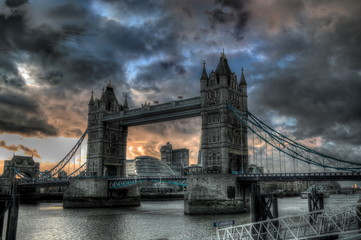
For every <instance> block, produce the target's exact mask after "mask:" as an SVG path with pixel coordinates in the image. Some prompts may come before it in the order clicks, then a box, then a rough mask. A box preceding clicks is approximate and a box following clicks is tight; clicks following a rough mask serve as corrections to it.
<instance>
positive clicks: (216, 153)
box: [200, 53, 248, 173]
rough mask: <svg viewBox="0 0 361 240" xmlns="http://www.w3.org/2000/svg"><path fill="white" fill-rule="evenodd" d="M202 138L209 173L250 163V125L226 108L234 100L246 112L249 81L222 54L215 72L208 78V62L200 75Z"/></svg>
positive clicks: (222, 171)
mask: <svg viewBox="0 0 361 240" xmlns="http://www.w3.org/2000/svg"><path fill="white" fill-rule="evenodd" d="M200 81H201V104H202V113H201V117H202V137H201V161H202V165H203V168H204V170H205V171H206V172H213V173H232V172H233V171H244V170H245V169H246V168H247V166H248V149H247V127H246V126H243V125H242V124H241V123H240V122H239V121H238V120H237V119H236V118H235V117H234V115H233V114H232V113H231V112H230V111H229V110H228V109H227V103H231V104H232V105H233V106H235V107H236V108H237V109H238V110H240V111H242V112H246V111H247V83H246V79H245V77H244V74H243V69H242V73H241V78H240V82H239V83H238V82H237V76H236V75H235V73H234V72H232V71H231V69H230V67H229V65H228V62H227V58H226V56H225V54H224V53H222V55H221V57H220V60H219V63H218V66H217V68H216V71H215V72H214V71H212V72H211V73H210V75H209V77H208V75H207V72H206V69H205V63H203V71H202V76H201V80H200Z"/></svg>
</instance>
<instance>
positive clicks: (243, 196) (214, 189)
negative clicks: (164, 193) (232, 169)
mask: <svg viewBox="0 0 361 240" xmlns="http://www.w3.org/2000/svg"><path fill="white" fill-rule="evenodd" d="M187 185H188V186H187V192H186V194H185V196H184V213H185V214H189V215H197V214H230V213H242V212H246V211H247V209H248V208H249V191H250V188H249V185H248V184H247V183H244V184H243V183H239V182H237V179H236V176H234V175H231V174H205V173H204V174H194V175H189V176H187Z"/></svg>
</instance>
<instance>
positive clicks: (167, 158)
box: [160, 142, 189, 175]
mask: <svg viewBox="0 0 361 240" xmlns="http://www.w3.org/2000/svg"><path fill="white" fill-rule="evenodd" d="M160 156H161V160H162V161H163V162H165V163H167V164H168V165H169V166H170V167H171V169H172V170H173V172H174V173H175V174H176V175H184V170H185V169H186V168H187V167H188V166H189V149H186V148H181V149H173V146H172V144H170V143H169V142H167V144H166V145H164V146H162V147H161V148H160Z"/></svg>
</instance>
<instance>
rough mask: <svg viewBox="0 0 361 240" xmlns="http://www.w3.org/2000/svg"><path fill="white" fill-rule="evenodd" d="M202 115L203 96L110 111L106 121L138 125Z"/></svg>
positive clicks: (105, 117)
mask: <svg viewBox="0 0 361 240" xmlns="http://www.w3.org/2000/svg"><path fill="white" fill-rule="evenodd" d="M200 115H201V98H200V97H195V98H189V99H184V100H178V101H171V102H168V103H163V104H157V105H149V104H145V105H143V106H142V107H141V108H136V109H131V110H124V111H121V112H117V113H110V114H107V115H105V116H104V118H103V121H104V122H117V123H119V124H121V125H123V126H137V125H144V124H149V123H156V122H163V121H169V120H176V119H182V118H188V117H196V116H200Z"/></svg>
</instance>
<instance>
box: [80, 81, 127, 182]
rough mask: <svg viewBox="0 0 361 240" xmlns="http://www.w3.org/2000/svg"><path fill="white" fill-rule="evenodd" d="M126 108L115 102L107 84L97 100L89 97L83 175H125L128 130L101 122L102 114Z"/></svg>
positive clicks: (110, 88)
mask: <svg viewBox="0 0 361 240" xmlns="http://www.w3.org/2000/svg"><path fill="white" fill-rule="evenodd" d="M127 108H128V103H127V100H125V102H124V105H121V104H119V103H118V100H117V97H116V96H115V94H114V89H113V86H112V85H111V83H108V85H107V86H106V89H105V91H104V89H103V93H102V96H101V98H100V99H95V100H94V97H93V93H92V96H91V98H90V101H89V105H88V150H87V151H88V152H87V173H88V174H90V175H93V176H117V177H123V176H125V158H126V145H127V135H128V127H126V126H121V125H120V124H119V123H109V122H103V120H102V119H103V117H104V115H106V114H108V113H115V112H120V111H123V110H125V109H127Z"/></svg>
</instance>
